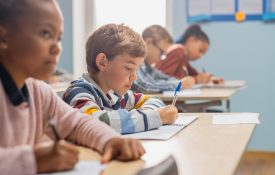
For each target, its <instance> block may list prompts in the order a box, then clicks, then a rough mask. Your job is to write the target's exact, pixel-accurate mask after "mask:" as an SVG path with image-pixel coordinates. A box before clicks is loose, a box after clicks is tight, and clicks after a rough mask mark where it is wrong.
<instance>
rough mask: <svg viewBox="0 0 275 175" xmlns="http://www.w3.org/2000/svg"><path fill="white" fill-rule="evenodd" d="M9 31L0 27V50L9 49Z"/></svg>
mask: <svg viewBox="0 0 275 175" xmlns="http://www.w3.org/2000/svg"><path fill="white" fill-rule="evenodd" d="M7 48H8V45H7V29H6V28H4V27H3V26H1V25H0V49H1V50H4V49H7Z"/></svg>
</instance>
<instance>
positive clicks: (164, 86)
mask: <svg viewBox="0 0 275 175" xmlns="http://www.w3.org/2000/svg"><path fill="white" fill-rule="evenodd" d="M142 37H143V39H144V41H145V43H146V47H147V57H146V59H145V61H144V63H143V64H142V65H141V66H140V68H139V69H138V71H137V79H136V80H135V81H134V83H133V86H132V90H133V91H135V92H142V93H162V92H163V91H174V90H175V89H176V87H177V86H178V84H179V82H180V81H181V82H182V89H186V88H190V87H191V86H192V85H194V84H195V79H194V78H193V77H190V76H186V77H184V78H182V79H177V78H174V77H172V76H169V75H167V74H165V73H163V72H162V71H160V70H158V69H156V68H154V66H153V65H154V64H155V63H157V62H159V61H160V58H161V56H162V55H163V54H165V51H164V49H162V48H168V47H167V46H166V45H167V43H170V42H172V38H171V37H170V35H169V34H168V32H167V31H166V30H161V31H160V30H155V27H149V28H146V29H145V30H144V31H143V33H142Z"/></svg>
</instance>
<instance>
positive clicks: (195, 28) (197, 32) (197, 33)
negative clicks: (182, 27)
mask: <svg viewBox="0 0 275 175" xmlns="http://www.w3.org/2000/svg"><path fill="white" fill-rule="evenodd" d="M191 36H193V37H195V38H197V39H199V40H202V41H205V42H207V43H208V44H210V40H209V38H208V36H207V34H206V33H205V32H204V31H202V30H201V27H200V26H199V25H197V24H196V25H192V26H190V27H189V28H188V29H187V30H186V31H185V32H184V33H183V35H182V36H181V37H180V39H179V40H178V41H177V43H179V44H185V43H186V42H187V40H188V38H189V37H191Z"/></svg>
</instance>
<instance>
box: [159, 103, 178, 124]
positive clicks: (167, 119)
mask: <svg viewBox="0 0 275 175" xmlns="http://www.w3.org/2000/svg"><path fill="white" fill-rule="evenodd" d="M157 111H158V113H159V115H160V118H161V121H162V124H172V123H174V122H175V120H176V119H177V118H178V109H177V108H176V107H175V106H174V105H168V106H164V107H162V108H159V109H157Z"/></svg>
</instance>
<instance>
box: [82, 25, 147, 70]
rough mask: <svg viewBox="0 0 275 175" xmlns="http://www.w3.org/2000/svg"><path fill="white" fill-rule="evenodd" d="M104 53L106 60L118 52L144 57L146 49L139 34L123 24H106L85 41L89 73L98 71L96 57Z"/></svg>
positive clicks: (112, 57) (111, 58)
mask: <svg viewBox="0 0 275 175" xmlns="http://www.w3.org/2000/svg"><path fill="white" fill-rule="evenodd" d="M100 53H104V54H105V55H106V57H107V59H108V60H113V59H114V57H116V56H117V55H119V54H129V55H130V56H132V57H146V54H147V50H146V45H145V43H144V40H143V39H142V37H141V35H140V34H138V33H137V32H135V31H133V30H132V29H131V28H129V27H127V26H125V25H123V24H107V25H104V26H102V27H100V28H99V29H97V30H96V31H95V32H94V33H93V34H92V35H91V36H90V37H89V39H88V41H87V43H86V63H87V69H88V72H89V73H98V72H99V69H98V67H97V65H96V57H97V55H98V54H100Z"/></svg>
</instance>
